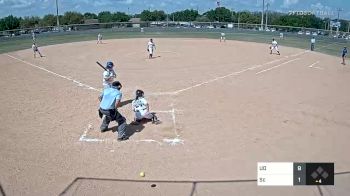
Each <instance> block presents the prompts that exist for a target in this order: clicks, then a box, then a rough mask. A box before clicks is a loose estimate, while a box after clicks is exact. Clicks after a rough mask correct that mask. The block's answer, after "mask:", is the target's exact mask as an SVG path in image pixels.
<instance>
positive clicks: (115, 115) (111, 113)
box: [100, 109, 126, 138]
mask: <svg viewBox="0 0 350 196" xmlns="http://www.w3.org/2000/svg"><path fill="white" fill-rule="evenodd" d="M100 111H101V113H102V114H103V115H104V117H103V120H102V124H101V130H105V129H107V128H108V125H109V123H110V122H111V121H114V120H115V121H117V123H118V138H122V137H125V136H126V119H125V118H124V116H122V115H121V114H120V113H119V112H118V110H103V109H100Z"/></svg>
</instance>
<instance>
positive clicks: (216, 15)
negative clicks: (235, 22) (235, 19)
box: [205, 7, 232, 22]
mask: <svg viewBox="0 0 350 196" xmlns="http://www.w3.org/2000/svg"><path fill="white" fill-rule="evenodd" d="M205 15H206V16H207V17H208V18H209V20H210V21H212V22H214V21H219V22H231V21H232V12H231V10H229V9H227V8H225V7H218V8H216V9H215V10H209V11H208V12H206V13H205Z"/></svg>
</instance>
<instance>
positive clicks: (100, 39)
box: [97, 33, 102, 44]
mask: <svg viewBox="0 0 350 196" xmlns="http://www.w3.org/2000/svg"><path fill="white" fill-rule="evenodd" d="M97 44H102V35H101V33H99V34H98V35H97Z"/></svg>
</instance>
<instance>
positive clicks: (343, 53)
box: [341, 46, 348, 65]
mask: <svg viewBox="0 0 350 196" xmlns="http://www.w3.org/2000/svg"><path fill="white" fill-rule="evenodd" d="M347 54H348V49H347V48H346V46H344V49H343V51H342V55H341V57H342V59H343V62H342V64H343V65H346V63H345V59H346V55H347Z"/></svg>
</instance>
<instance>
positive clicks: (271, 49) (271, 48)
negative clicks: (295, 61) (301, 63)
mask: <svg viewBox="0 0 350 196" xmlns="http://www.w3.org/2000/svg"><path fill="white" fill-rule="evenodd" d="M273 50H276V52H277V54H278V55H281V54H280V51H279V50H278V43H277V41H276V40H275V39H272V43H271V46H270V51H271V52H270V54H272V51H273Z"/></svg>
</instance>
